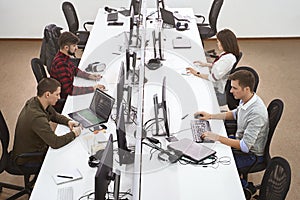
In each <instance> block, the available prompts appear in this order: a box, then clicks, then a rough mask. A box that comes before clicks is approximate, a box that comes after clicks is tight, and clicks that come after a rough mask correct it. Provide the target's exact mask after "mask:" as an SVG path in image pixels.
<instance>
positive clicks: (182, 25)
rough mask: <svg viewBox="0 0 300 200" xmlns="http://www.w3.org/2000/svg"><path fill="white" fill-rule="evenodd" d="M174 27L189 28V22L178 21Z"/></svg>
mask: <svg viewBox="0 0 300 200" xmlns="http://www.w3.org/2000/svg"><path fill="white" fill-rule="evenodd" d="M175 28H176V30H177V31H185V30H188V29H189V24H188V23H187V22H184V23H183V22H180V21H178V22H177V23H176V26H175Z"/></svg>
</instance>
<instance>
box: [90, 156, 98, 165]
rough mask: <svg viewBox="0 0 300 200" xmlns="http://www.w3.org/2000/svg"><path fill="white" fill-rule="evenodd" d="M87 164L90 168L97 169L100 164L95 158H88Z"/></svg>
mask: <svg viewBox="0 0 300 200" xmlns="http://www.w3.org/2000/svg"><path fill="white" fill-rule="evenodd" d="M88 164H89V166H90V167H97V166H98V165H99V164H100V160H99V159H97V158H96V157H95V156H90V157H89V162H88Z"/></svg>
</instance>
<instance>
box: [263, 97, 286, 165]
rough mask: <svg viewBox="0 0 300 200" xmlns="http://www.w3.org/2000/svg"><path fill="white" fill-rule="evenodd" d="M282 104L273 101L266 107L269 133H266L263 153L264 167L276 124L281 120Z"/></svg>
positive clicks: (267, 161) (267, 159) (278, 101)
mask: <svg viewBox="0 0 300 200" xmlns="http://www.w3.org/2000/svg"><path fill="white" fill-rule="evenodd" d="M283 107H284V104H283V102H282V101H281V100H280V99H274V100H273V101H271V103H270V104H269V106H268V115H269V133H268V139H267V142H266V146H265V151H264V152H265V153H264V157H265V158H264V159H265V163H266V165H267V164H268V163H269V161H270V159H271V156H270V144H271V140H272V137H273V135H274V132H275V129H276V127H277V124H278V122H279V120H280V118H281V115H282V112H283Z"/></svg>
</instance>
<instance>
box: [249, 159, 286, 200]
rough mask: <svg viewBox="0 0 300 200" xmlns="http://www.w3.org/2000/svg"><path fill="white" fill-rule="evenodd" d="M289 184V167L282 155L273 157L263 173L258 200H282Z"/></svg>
mask: <svg viewBox="0 0 300 200" xmlns="http://www.w3.org/2000/svg"><path fill="white" fill-rule="evenodd" d="M290 184H291V167H290V165H289V163H288V161H287V160H286V159H284V158H282V157H274V158H272V159H271V160H270V162H269V165H268V167H267V169H266V171H265V173H264V176H263V179H262V182H261V185H260V187H259V196H258V197H257V196H256V197H255V198H258V200H269V199H272V200H284V199H285V197H286V195H287V193H288V191H289V189H290Z"/></svg>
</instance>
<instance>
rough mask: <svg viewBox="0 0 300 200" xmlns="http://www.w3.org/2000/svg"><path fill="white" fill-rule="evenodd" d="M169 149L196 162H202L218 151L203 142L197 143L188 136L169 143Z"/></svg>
mask: <svg viewBox="0 0 300 200" xmlns="http://www.w3.org/2000/svg"><path fill="white" fill-rule="evenodd" d="M168 149H170V150H172V151H175V152H176V154H177V155H182V156H184V157H187V158H189V159H191V160H193V161H195V162H200V161H202V160H204V159H206V158H208V157H210V156H212V155H214V154H215V153H216V151H214V150H212V149H210V148H208V147H206V146H204V145H203V144H196V143H195V142H193V141H192V140H190V139H188V138H184V139H181V140H179V141H177V142H173V143H171V144H169V145H168Z"/></svg>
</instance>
